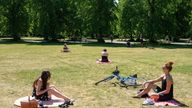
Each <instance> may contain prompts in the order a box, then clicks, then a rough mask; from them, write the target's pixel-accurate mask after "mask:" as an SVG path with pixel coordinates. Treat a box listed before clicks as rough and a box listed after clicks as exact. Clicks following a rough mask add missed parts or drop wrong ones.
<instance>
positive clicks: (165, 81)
mask: <svg viewBox="0 0 192 108" xmlns="http://www.w3.org/2000/svg"><path fill="white" fill-rule="evenodd" d="M172 65H173V62H168V63H166V64H165V65H163V67H162V69H163V75H161V76H160V77H159V78H157V79H154V80H149V81H147V82H145V83H144V84H143V87H144V89H143V90H142V91H141V92H139V93H138V94H137V95H136V96H134V98H141V97H144V96H148V93H149V91H150V90H151V89H153V90H154V91H155V93H154V94H151V95H150V97H151V98H152V99H154V100H155V101H167V100H171V99H173V84H174V83H173V79H172V76H171V74H170V72H171V70H172ZM160 81H161V82H162V88H160V87H158V86H157V85H155V83H157V82H160Z"/></svg>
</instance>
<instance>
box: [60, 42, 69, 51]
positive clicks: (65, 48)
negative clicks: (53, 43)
mask: <svg viewBox="0 0 192 108" xmlns="http://www.w3.org/2000/svg"><path fill="white" fill-rule="evenodd" d="M61 52H70V50H69V48H68V47H67V44H66V43H64V46H63V50H61Z"/></svg>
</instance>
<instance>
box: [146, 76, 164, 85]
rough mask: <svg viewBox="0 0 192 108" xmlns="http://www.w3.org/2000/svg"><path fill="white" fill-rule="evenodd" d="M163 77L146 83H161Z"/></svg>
mask: <svg viewBox="0 0 192 108" xmlns="http://www.w3.org/2000/svg"><path fill="white" fill-rule="evenodd" d="M163 77H164V76H163V75H162V76H160V77H159V78H156V79H154V80H149V81H147V82H146V83H153V84H154V83H156V82H159V81H162V80H163Z"/></svg>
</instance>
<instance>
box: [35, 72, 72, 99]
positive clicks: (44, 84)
mask: <svg viewBox="0 0 192 108" xmlns="http://www.w3.org/2000/svg"><path fill="white" fill-rule="evenodd" d="M50 78H51V73H50V72H49V71H43V72H42V74H41V76H40V77H39V78H37V79H36V80H35V81H34V83H33V93H32V95H33V96H34V97H35V98H36V99H39V100H42V101H46V100H49V99H51V95H54V96H56V97H58V98H62V99H64V100H65V101H71V99H70V98H68V97H67V96H65V95H62V93H61V92H60V91H59V90H58V89H57V88H56V87H55V86H53V85H50V84H49V83H48V81H49V80H50Z"/></svg>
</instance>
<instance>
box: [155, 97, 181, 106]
mask: <svg viewBox="0 0 192 108" xmlns="http://www.w3.org/2000/svg"><path fill="white" fill-rule="evenodd" d="M154 105H155V106H174V107H176V106H181V105H182V104H181V103H180V102H178V101H176V100H174V99H173V100H169V101H161V102H154Z"/></svg>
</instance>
